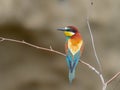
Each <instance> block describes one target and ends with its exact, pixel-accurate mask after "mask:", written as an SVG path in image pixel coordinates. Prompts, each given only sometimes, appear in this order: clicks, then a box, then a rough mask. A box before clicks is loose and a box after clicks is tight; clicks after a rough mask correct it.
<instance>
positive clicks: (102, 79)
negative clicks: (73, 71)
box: [80, 61, 105, 84]
mask: <svg viewBox="0 0 120 90" xmlns="http://www.w3.org/2000/svg"><path fill="white" fill-rule="evenodd" d="M80 62H81V63H82V64H84V65H86V66H87V67H89V68H90V69H91V70H93V71H94V72H95V73H96V74H97V75H98V76H99V77H100V79H101V82H102V83H103V84H105V81H104V78H103V76H102V74H101V73H100V72H99V71H98V70H97V69H96V68H94V67H93V66H91V65H90V64H88V63H86V62H83V61H80Z"/></svg>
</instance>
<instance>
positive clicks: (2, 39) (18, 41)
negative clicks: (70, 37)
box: [0, 37, 66, 56]
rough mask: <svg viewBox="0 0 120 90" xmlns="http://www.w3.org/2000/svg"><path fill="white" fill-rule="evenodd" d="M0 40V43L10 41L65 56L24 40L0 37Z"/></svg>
mask: <svg viewBox="0 0 120 90" xmlns="http://www.w3.org/2000/svg"><path fill="white" fill-rule="evenodd" d="M0 39H1V42H2V41H10V42H16V43H21V44H26V45H28V46H31V47H34V48H37V49H41V50H45V51H50V52H54V53H57V54H60V55H63V56H66V55H65V54H64V53H61V52H58V51H56V50H53V49H52V47H51V46H50V49H49V48H44V47H40V46H36V45H33V44H31V43H28V42H25V41H24V40H22V41H20V40H15V39H9V38H3V37H0Z"/></svg>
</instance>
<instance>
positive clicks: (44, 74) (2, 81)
mask: <svg viewBox="0 0 120 90" xmlns="http://www.w3.org/2000/svg"><path fill="white" fill-rule="evenodd" d="M90 2H93V5H92V6H91V5H90ZM119 10H120V0H91V1H90V0H0V37H6V38H13V39H17V40H25V41H26V42H29V43H32V44H35V45H38V46H42V47H46V48H49V47H50V45H51V46H52V47H53V49H55V50H58V51H60V52H63V53H64V42H65V36H64V35H63V33H62V32H59V31H57V30H56V29H57V28H59V27H64V26H67V25H75V26H77V27H78V28H79V31H80V32H81V34H82V36H83V38H84V42H85V51H84V53H83V56H82V60H83V61H85V62H87V63H89V64H91V65H93V66H94V67H96V69H98V65H97V63H96V60H95V57H94V54H93V49H92V48H91V39H90V35H89V31H88V27H87V24H86V17H87V16H88V15H89V16H90V18H89V19H90V25H91V28H92V31H93V35H94V40H95V46H96V50H97V53H98V57H99V59H100V62H101V64H102V69H103V74H104V78H105V80H108V79H110V78H111V77H112V76H113V75H114V74H116V73H117V72H119V71H120V61H119V58H120V55H119V54H120V30H119V29H120V25H119V24H120V11H119ZM0 90H101V81H100V79H99V77H98V76H97V75H96V74H95V73H94V72H93V71H91V70H90V69H88V68H87V67H86V66H84V65H82V64H79V66H78V67H77V70H76V78H75V80H74V81H73V84H72V85H71V86H70V85H69V81H68V68H67V65H66V61H65V57H63V56H61V55H57V54H55V53H51V52H47V51H43V50H38V49H36V48H33V47H29V46H27V45H24V44H19V43H13V42H8V41H4V42H1V43H0ZM107 90H120V77H119V78H117V79H116V80H114V81H113V82H112V83H111V84H110V85H109V86H108V88H107Z"/></svg>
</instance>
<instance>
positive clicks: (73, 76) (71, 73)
mask: <svg viewBox="0 0 120 90" xmlns="http://www.w3.org/2000/svg"><path fill="white" fill-rule="evenodd" d="M74 78H75V70H73V71H72V72H71V71H69V82H70V84H71V83H72V81H73V79H74Z"/></svg>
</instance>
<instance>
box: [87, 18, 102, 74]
mask: <svg viewBox="0 0 120 90" xmlns="http://www.w3.org/2000/svg"><path fill="white" fill-rule="evenodd" d="M87 25H88V30H89V33H90V37H91V41H92V47H93V52H94V55H95V58H96V60H97V63H98V65H99V68H100V72H102V67H101V63H100V60H99V59H98V55H97V52H96V48H95V43H94V38H93V35H92V30H91V27H90V23H89V17H87Z"/></svg>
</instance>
